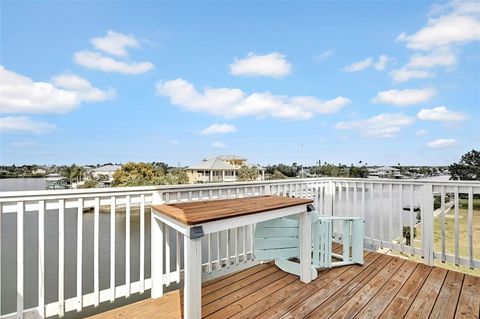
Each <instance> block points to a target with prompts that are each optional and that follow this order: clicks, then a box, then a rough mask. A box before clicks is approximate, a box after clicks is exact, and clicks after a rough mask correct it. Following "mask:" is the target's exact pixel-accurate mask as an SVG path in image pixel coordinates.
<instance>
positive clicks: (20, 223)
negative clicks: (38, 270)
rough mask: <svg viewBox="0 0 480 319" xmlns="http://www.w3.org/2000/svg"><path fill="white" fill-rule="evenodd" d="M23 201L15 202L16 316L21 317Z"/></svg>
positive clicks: (22, 302) (22, 303) (22, 294)
mask: <svg viewBox="0 0 480 319" xmlns="http://www.w3.org/2000/svg"><path fill="white" fill-rule="evenodd" d="M24 211H25V206H24V203H23V202H18V203H17V318H23V305H24V300H23V296H24V293H23V278H24V277H23V276H24V275H23V266H24V264H23V215H24Z"/></svg>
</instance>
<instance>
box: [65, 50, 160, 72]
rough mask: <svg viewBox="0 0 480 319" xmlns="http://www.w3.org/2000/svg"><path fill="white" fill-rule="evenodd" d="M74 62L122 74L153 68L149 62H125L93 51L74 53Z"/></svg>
mask: <svg viewBox="0 0 480 319" xmlns="http://www.w3.org/2000/svg"><path fill="white" fill-rule="evenodd" d="M73 58H74V60H75V62H76V63H78V64H80V65H82V66H84V67H86V68H90V69H94V70H100V71H104V72H118V73H124V74H141V73H145V72H147V71H150V70H151V69H153V67H154V66H153V64H152V63H150V62H125V61H119V60H115V59H112V58H110V57H106V56H104V55H103V54H101V53H98V52H93V51H87V50H84V51H80V52H76V53H75V54H74V57H73Z"/></svg>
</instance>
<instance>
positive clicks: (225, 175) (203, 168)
mask: <svg viewBox="0 0 480 319" xmlns="http://www.w3.org/2000/svg"><path fill="white" fill-rule="evenodd" d="M242 166H249V167H251V166H255V167H256V168H257V169H258V170H259V171H260V175H259V177H258V180H264V178H265V168H263V167H261V166H258V165H249V164H247V159H246V158H244V157H241V156H238V155H219V156H216V157H212V158H204V159H203V160H202V161H201V162H200V163H198V164H196V165H193V166H190V167H188V168H187V175H188V178H189V180H190V183H210V182H235V181H237V172H238V170H239V169H240V168H241V167H242Z"/></svg>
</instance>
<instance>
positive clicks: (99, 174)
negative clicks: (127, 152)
mask: <svg viewBox="0 0 480 319" xmlns="http://www.w3.org/2000/svg"><path fill="white" fill-rule="evenodd" d="M120 168H122V165H104V166H100V167H97V168H94V169H92V171H91V174H92V176H93V177H94V178H96V179H97V180H98V181H99V184H100V187H110V186H111V185H112V181H113V174H114V173H115V171H116V170H118V169H120Z"/></svg>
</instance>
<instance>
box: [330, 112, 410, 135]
mask: <svg viewBox="0 0 480 319" xmlns="http://www.w3.org/2000/svg"><path fill="white" fill-rule="evenodd" d="M414 122H415V118H413V117H409V116H405V115H403V114H401V113H383V114H379V115H376V116H373V117H370V118H368V119H364V120H355V121H348V122H338V123H337V124H336V125H335V128H336V129H338V130H355V131H359V132H360V133H361V134H362V135H364V136H366V137H375V138H389V137H394V136H395V135H397V134H398V133H399V132H400V131H401V129H402V127H405V126H409V125H412V124H413V123H414Z"/></svg>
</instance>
